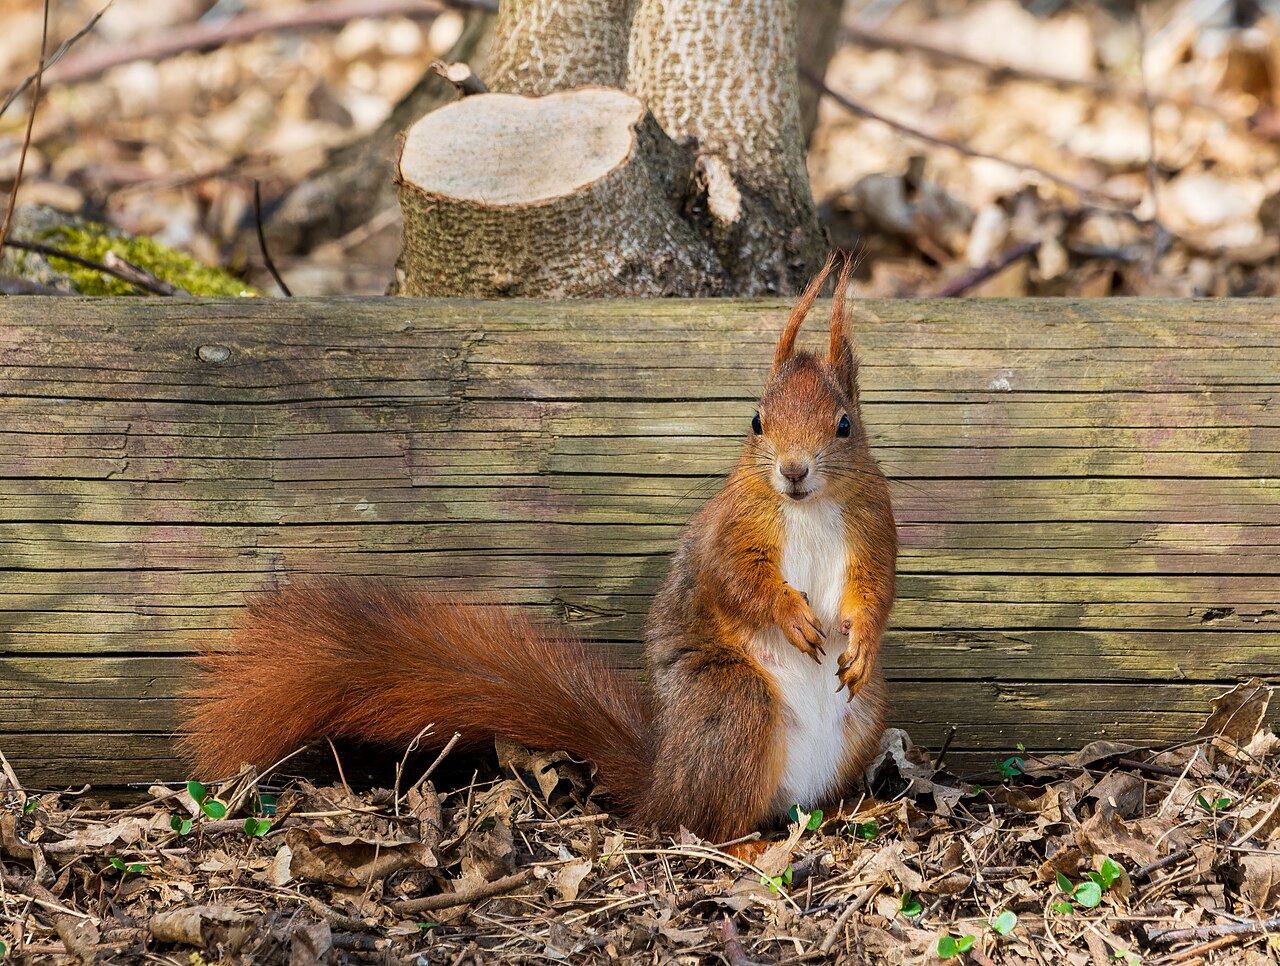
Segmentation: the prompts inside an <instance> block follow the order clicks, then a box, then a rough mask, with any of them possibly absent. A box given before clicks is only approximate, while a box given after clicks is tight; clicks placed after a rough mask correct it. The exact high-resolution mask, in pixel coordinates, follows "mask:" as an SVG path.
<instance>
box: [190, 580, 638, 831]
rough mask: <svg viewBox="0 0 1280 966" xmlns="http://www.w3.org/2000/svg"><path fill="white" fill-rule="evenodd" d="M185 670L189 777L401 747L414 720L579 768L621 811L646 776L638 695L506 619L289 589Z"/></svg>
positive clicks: (585, 658) (322, 589)
mask: <svg viewBox="0 0 1280 966" xmlns="http://www.w3.org/2000/svg"><path fill="white" fill-rule="evenodd" d="M198 662H199V664H200V665H201V667H202V673H201V675H200V679H199V681H198V683H197V684H196V685H195V686H194V688H193V689H192V690H191V691H190V692H189V694H188V702H189V707H190V708H191V710H190V711H189V713H188V715H187V719H186V730H187V734H186V736H185V738H184V744H185V747H186V749H187V752H188V754H189V755H190V757H191V758H192V759H193V761H194V763H195V765H196V767H197V769H198V772H199V773H200V774H202V775H209V776H212V775H215V774H216V775H225V774H230V773H231V772H233V771H234V770H235V769H236V768H238V767H239V766H240V765H241V764H242V763H244V762H250V763H252V764H254V765H257V766H259V767H263V766H266V765H269V764H271V763H272V762H274V761H277V760H278V759H280V758H282V757H283V756H284V755H286V754H288V753H289V752H290V751H292V750H293V749H294V748H297V747H299V746H300V745H302V744H304V743H306V742H308V741H310V740H312V739H315V738H318V737H320V736H323V735H328V736H331V737H334V738H339V737H341V738H351V739H359V740H363V741H373V742H378V743H385V744H389V745H392V746H397V747H405V746H407V744H408V742H410V741H411V740H413V738H414V737H415V736H416V735H417V734H418V733H419V732H420V731H421V730H422V728H423V727H424V726H426V725H429V724H430V725H433V726H434V727H433V735H434V739H435V741H436V742H437V743H439V744H443V742H444V741H446V740H447V739H448V738H450V737H451V736H452V735H453V733H454V732H455V731H457V732H461V734H462V736H463V741H464V742H465V743H466V744H467V745H469V746H477V745H484V744H487V743H490V742H492V739H493V738H494V736H497V735H501V736H502V737H505V738H509V739H512V740H514V741H519V742H522V743H523V744H525V745H528V746H530V747H533V748H540V749H545V750H559V751H567V752H569V753H570V754H572V755H574V756H575V757H581V758H585V759H587V760H589V761H592V762H594V763H595V765H596V767H597V768H598V769H599V773H600V781H601V785H602V786H603V787H604V789H605V790H606V791H607V792H608V793H609V794H610V795H611V796H612V797H613V798H614V800H615V801H616V802H617V803H618V806H619V807H620V808H621V809H622V810H623V811H634V810H635V808H636V806H637V805H638V804H639V803H640V802H641V801H642V800H643V799H644V797H645V793H646V791H647V786H648V784H649V782H650V780H651V776H652V774H653V757H654V747H653V746H654V739H653V729H652V724H651V714H650V710H649V706H648V701H647V699H646V697H645V695H644V693H643V692H642V691H641V689H640V688H638V687H637V686H636V685H634V684H633V683H632V682H630V681H629V680H627V679H626V678H624V677H623V676H622V675H621V674H620V673H619V672H618V671H617V670H615V669H613V668H611V667H609V666H608V665H607V664H606V663H605V662H604V660H603V659H602V657H601V656H600V655H599V654H598V653H596V652H594V651H592V650H590V649H589V648H587V647H586V646H585V645H583V644H582V643H581V642H579V641H576V640H573V639H557V638H554V637H552V636H550V635H549V634H548V633H547V632H546V631H545V630H543V629H541V628H539V627H538V626H537V625H535V624H534V623H532V622H531V621H530V620H528V619H527V618H526V617H524V616H522V615H520V614H519V613H517V612H514V611H509V610H505V609H498V608H488V607H466V606H459V605H456V604H450V603H448V602H445V601H441V600H439V599H436V598H433V597H431V596H430V595H427V594H423V593H417V592H413V591H404V590H397V589H394V588H391V587H388V586H386V585H381V584H377V583H372V582H350V581H343V582H325V583H312V584H307V583H303V584H298V585H294V586H291V587H289V588H287V589H284V590H280V591H277V592H274V593H272V594H269V595H267V596H265V597H263V598H262V599H260V600H258V601H257V602H255V603H254V604H253V605H252V606H251V607H250V610H249V615H248V618H247V619H246V620H245V622H244V623H243V624H242V625H241V627H240V629H239V630H238V631H237V632H236V634H235V635H234V637H233V638H232V641H231V645H230V647H229V648H227V649H225V650H219V651H213V650H207V651H205V652H203V653H202V654H201V655H200V656H199V657H198Z"/></svg>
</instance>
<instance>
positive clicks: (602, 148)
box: [398, 87, 719, 298]
mask: <svg viewBox="0 0 1280 966" xmlns="http://www.w3.org/2000/svg"><path fill="white" fill-rule="evenodd" d="M688 163H689V162H688V158H687V157H682V152H680V150H679V149H678V148H677V147H676V146H675V145H673V144H671V142H670V141H669V139H668V138H667V137H666V135H665V134H663V133H662V131H661V130H660V129H659V128H658V126H657V125H656V124H655V123H654V121H653V119H652V118H651V117H650V116H649V115H648V114H647V112H646V111H645V108H644V105H643V104H642V103H641V102H640V101H639V100H637V99H636V98H635V97H632V96H631V95H629V94H627V93H625V92H623V91H620V90H617V89H616V88H607V87H580V88H577V89H575V90H572V91H564V92H558V93H554V94H550V95H547V96H545V97H536V98H533V97H523V96H519V95H514V94H481V95H477V96H474V97H468V98H467V99H466V100H464V101H460V102H458V103H457V104H451V105H449V106H447V107H444V108H441V109H440V110H438V111H435V112H433V113H432V114H429V115H428V116H427V117H425V118H423V119H422V120H421V121H419V122H418V123H417V124H415V125H414V126H413V128H412V129H411V130H410V131H409V134H408V136H407V137H406V139H405V143H404V147H403V150H402V151H401V155H400V159H399V166H398V167H399V170H398V180H399V183H400V204H401V207H402V209H403V211H404V216H405V234H404V249H403V252H402V256H401V265H402V269H403V277H402V278H401V280H400V286H399V291H400V294H403V295H432V296H463V297H482V298H483V297H490V298H492V297H497V296H523V295H529V296H533V295H537V296H544V297H552V298H573V297H583V296H609V297H624V296H637V295H644V296H660V295H690V294H714V293H716V292H717V291H718V290H719V271H718V265H717V264H716V262H715V259H714V257H713V256H712V254H711V252H710V250H709V249H708V247H707V246H706V245H705V244H704V243H703V242H701V240H700V239H698V238H697V237H696V235H695V234H694V232H693V229H692V228H691V227H690V226H689V225H688V224H687V223H686V222H685V221H683V220H682V219H681V218H680V216H679V213H678V212H677V210H676V209H675V207H674V206H673V204H672V202H671V197H672V194H673V192H674V191H676V190H677V189H676V181H677V179H678V171H679V170H680V169H681V168H682V167H683V168H685V169H687V166H688Z"/></svg>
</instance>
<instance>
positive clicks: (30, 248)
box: [3, 238, 173, 295]
mask: <svg viewBox="0 0 1280 966" xmlns="http://www.w3.org/2000/svg"><path fill="white" fill-rule="evenodd" d="M3 244H4V247H5V248H16V249H18V250H19V251H23V252H32V253H34V254H36V255H43V256H44V257H45V258H61V259H62V260H63V261H66V262H71V264H73V265H79V266H81V267H82V268H93V269H97V270H98V271H99V272H103V273H105V274H107V275H110V276H112V277H114V278H118V279H120V281H122V282H128V283H129V284H130V285H135V286H137V287H138V288H140V289H143V290H145V291H147V292H150V293H151V294H152V295H172V294H173V293H172V292H169V291H166V290H165V289H163V288H159V287H157V286H155V285H153V284H151V283H149V282H144V281H142V279H141V278H139V277H138V276H136V275H128V274H126V273H125V272H122V271H120V270H119V269H116V268H112V267H111V266H109V265H104V264H103V263H102V262H95V261H93V260H92V259H88V258H84V257H82V256H80V255H77V254H75V253H74V252H68V251H64V250H63V249H61V248H54V247H53V246H52V245H42V244H40V243H39V242H29V241H21V240H20V239H17V238H6V239H4V243H3ZM164 284H166V285H167V284H168V283H164Z"/></svg>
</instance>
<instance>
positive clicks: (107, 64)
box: [49, 0, 498, 84]
mask: <svg viewBox="0 0 1280 966" xmlns="http://www.w3.org/2000/svg"><path fill="white" fill-rule="evenodd" d="M449 7H462V8H468V9H477V10H490V11H495V10H497V9H498V5H497V3H495V2H493V0H448V2H445V3H441V2H434V0H337V2H334V3H327V4H323V5H314V6H302V7H298V8H297V9H292V10H288V11H285V12H282V13H246V14H243V15H241V16H239V17H232V18H231V19H229V20H219V21H212V22H207V23H206V22H197V23H193V24H188V25H185V26H181V27H174V28H171V29H169V30H166V31H165V32H164V33H163V34H159V35H156V36H152V37H148V38H145V39H141V40H139V41H138V42H136V43H133V44H131V45H123V44H121V45H116V46H111V47H102V48H97V49H94V50H89V51H85V52H84V53H83V54H81V55H79V56H76V57H68V58H67V59H66V60H65V61H64V62H63V63H62V64H61V65H59V68H58V69H57V70H55V71H50V76H49V81H50V83H59V84H75V83H78V82H80V81H86V80H92V79H93V78H95V77H97V76H99V75H100V74H102V73H103V72H104V71H107V70H110V69H111V68H112V67H119V66H120V65H121V64H129V63H133V62H134V61H139V60H149V61H158V60H166V59H167V58H169V57H173V56H175V55H177V54H183V53H187V52H188V51H208V50H216V49H217V48H218V47H222V46H223V45H225V44H229V43H234V42H236V41H241V40H248V39H250V38H252V37H257V36H258V35H260V34H264V33H271V32H273V31H281V30H307V29H321V28H327V27H338V26H341V25H342V24H345V23H347V22H348V21H350V20H356V19H360V18H365V17H424V18H431V17H437V16H439V15H440V14H441V13H443V12H444V11H445V10H446V9H447V8H449Z"/></svg>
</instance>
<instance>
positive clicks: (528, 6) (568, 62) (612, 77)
mask: <svg viewBox="0 0 1280 966" xmlns="http://www.w3.org/2000/svg"><path fill="white" fill-rule="evenodd" d="M634 7H635V0H502V3H501V4H500V5H499V7H498V19H497V23H496V24H495V25H494V29H493V43H492V45H491V47H490V54H489V60H488V66H487V67H486V69H485V75H486V76H485V77H484V81H485V83H486V84H488V85H489V89H490V90H492V91H500V92H506V93H511V94H529V95H535V96H536V95H542V94H550V93H552V92H553V91H564V90H569V89H570V88H573V87H581V86H582V85H584V84H601V85H604V86H606V87H625V86H626V82H627V42H628V37H629V35H630V32H631V17H632V14H633V11H634Z"/></svg>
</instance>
